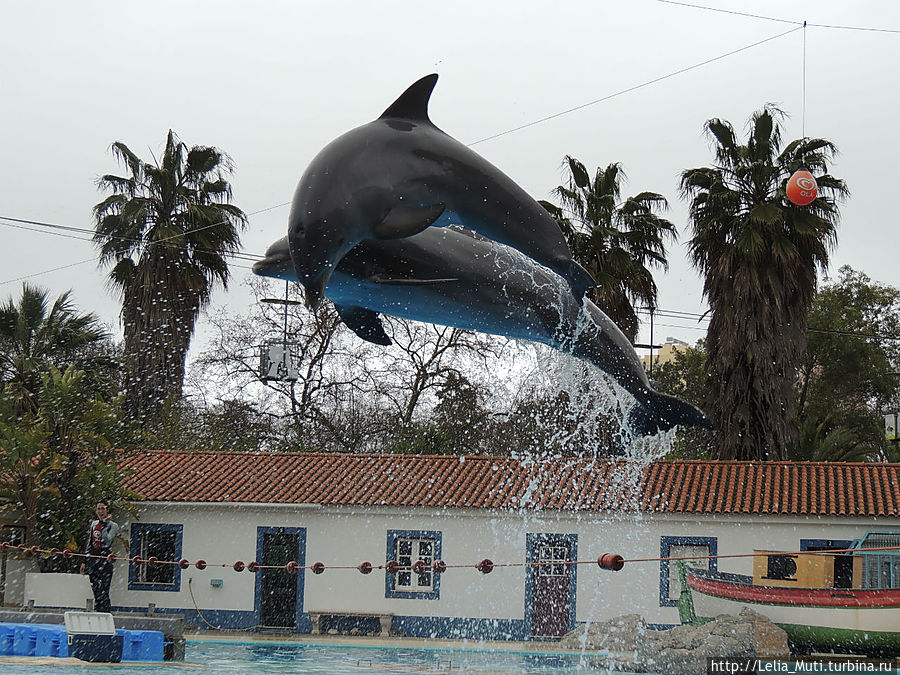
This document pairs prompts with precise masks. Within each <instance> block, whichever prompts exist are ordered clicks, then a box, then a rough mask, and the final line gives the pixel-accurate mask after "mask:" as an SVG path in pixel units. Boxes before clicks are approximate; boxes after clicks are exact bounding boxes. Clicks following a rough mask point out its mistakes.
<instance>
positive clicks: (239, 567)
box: [231, 560, 245, 572]
mask: <svg viewBox="0 0 900 675" xmlns="http://www.w3.org/2000/svg"><path fill="white" fill-rule="evenodd" d="M244 567H245V565H244V561H243V560H238V561H237V562H235V563H234V565H232V566H231V568H232V569H233V570H234V571H235V572H243V571H244Z"/></svg>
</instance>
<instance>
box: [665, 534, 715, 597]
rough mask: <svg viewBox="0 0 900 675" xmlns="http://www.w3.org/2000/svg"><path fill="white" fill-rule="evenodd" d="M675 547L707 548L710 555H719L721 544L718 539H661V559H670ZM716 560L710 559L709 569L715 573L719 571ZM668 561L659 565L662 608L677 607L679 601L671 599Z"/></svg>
mask: <svg viewBox="0 0 900 675" xmlns="http://www.w3.org/2000/svg"><path fill="white" fill-rule="evenodd" d="M673 546H706V547H707V548H708V549H709V555H718V551H719V543H718V539H717V538H716V537H660V538H659V557H660V558H668V557H669V551H670V550H671V549H672V547H673ZM716 562H717V561H716V559H715V558H710V560H709V569H710V570H712V571H713V572H715V571H717V570H718V565H717V564H716ZM670 564H675V563H670V562H669V561H668V560H661V561H660V563H659V606H660V607H677V606H678V601H677V600H670V599H669V565H670Z"/></svg>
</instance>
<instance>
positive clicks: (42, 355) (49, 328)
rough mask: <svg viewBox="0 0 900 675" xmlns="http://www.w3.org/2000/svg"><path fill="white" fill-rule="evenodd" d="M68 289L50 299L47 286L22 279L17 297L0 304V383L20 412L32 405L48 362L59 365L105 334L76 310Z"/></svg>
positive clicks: (33, 408) (74, 359)
mask: <svg viewBox="0 0 900 675" xmlns="http://www.w3.org/2000/svg"><path fill="white" fill-rule="evenodd" d="M71 293H72V292H71V291H66V292H65V293H63V294H62V295H60V296H59V297H57V298H56V301H55V302H53V304H52V305H51V304H50V295H49V291H47V290H44V289H42V288H38V287H37V286H32V285H31V284H28V283H25V284H23V285H22V295H21V297H20V298H19V299H18V301H15V300H13V298H12V297H10V298H9V300H7V302H6V303H5V304H3V305H0V384H3V385H7V386H8V387H9V389H8V392H9V391H11V392H12V394H11V395H12V396H13V397H14V398H15V400H16V408H17V410H18V411H19V414H20V415H21V414H23V413H24V412H34V411H36V410H37V405H38V403H37V396H38V393H39V391H40V389H41V375H42V374H43V373H46V372H47V371H48V366H49V365H51V364H52V365H55V366H57V367H58V368H62V369H65V368H66V367H67V366H69V365H72V364H74V363H76V362H78V360H79V356H81V352H82V351H83V350H84V349H85V348H87V347H90V346H93V345H97V344H98V343H100V342H101V341H103V340H105V339H106V338H107V337H108V334H107V332H106V331H105V330H104V329H103V327H102V326H101V325H100V322H99V319H97V317H96V316H95V315H93V314H90V313H88V314H79V313H77V312H76V310H75V307H74V305H73V303H72V299H71Z"/></svg>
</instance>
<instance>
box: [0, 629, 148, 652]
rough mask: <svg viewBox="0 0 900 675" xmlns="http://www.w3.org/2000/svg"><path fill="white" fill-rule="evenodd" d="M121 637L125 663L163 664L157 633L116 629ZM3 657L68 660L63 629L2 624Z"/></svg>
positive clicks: (65, 636)
mask: <svg viewBox="0 0 900 675" xmlns="http://www.w3.org/2000/svg"><path fill="white" fill-rule="evenodd" d="M116 634H117V635H120V636H121V637H122V660H123V661H162V660H163V654H164V650H165V645H164V637H163V634H162V633H161V632H160V631H156V630H123V629H121V628H118V629H116ZM0 656H55V657H66V656H69V640H68V635H67V634H66V629H65V627H64V626H62V625H59V624H46V623H25V624H20V623H0Z"/></svg>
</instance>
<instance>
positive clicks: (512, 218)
mask: <svg viewBox="0 0 900 675" xmlns="http://www.w3.org/2000/svg"><path fill="white" fill-rule="evenodd" d="M437 78H438V76H437V75H428V76H426V77H423V78H422V79H420V80H419V81H418V82H416V83H414V84H413V85H412V86H410V87H409V88H408V89H407V90H406V91H405V92H404V93H403V94H401V96H400V98H398V99H397V100H396V101H394V103H393V104H391V106H390V107H389V108H388V109H387V110H385V111H384V113H383V114H382V115H381V117H379V118H378V119H377V120H375V121H374V122H370V123H369V124H365V125H363V126H361V127H357V128H356V129H353V130H352V131H349V132H347V133H345V134H344V135H342V136H340V137H338V138H337V139H335V140H334V141H332V142H331V143H329V144H328V145H327V146H325V148H324V149H322V150H321V151H320V152H319V154H318V155H316V157H315V158H313V160H312V162H310V164H309V166H308V167H307V169H306V171H305V172H304V173H303V176H302V177H301V178H300V182H299V184H298V185H297V189H296V191H295V192H294V199H293V204H292V206H291V214H290V219H289V225H288V240H289V242H290V251H291V256H292V258H293V261H294V268H295V270H296V273H297V278H298V279H299V280H300V283H302V284H303V286H304V288H305V289H306V303H307V305H308V306H310V307H315V306H316V305H317V304H318V302H319V300H320V298H321V297H322V294H323V292H324V291H325V287H326V286H327V284H328V277H329V275H330V274H331V273H332V271H333V269H334V268H335V266H336V265H337V264H338V262H339V261H340V260H341V258H342V257H343V256H344V255H345V254H346V253H347V252H348V251H349V250H350V249H352V248H353V247H354V246H355V245H356V244H357V243H358V242H360V241H362V240H365V239H398V238H402V237H408V236H411V235H413V234H416V233H418V232H421V231H422V230H424V229H425V228H426V227H429V226H430V225H436V226H444V225H450V224H456V225H461V226H464V227H466V228H468V229H470V230H474V231H475V232H478V233H480V234H482V235H484V236H485V237H488V238H489V239H493V240H494V241H499V242H501V243H504V244H507V245H508V246H511V247H513V248H515V249H517V250H519V251H521V252H522V253H524V254H525V255H527V256H529V257H530V258H533V259H534V260H535V261H537V262H538V263H540V264H541V265H544V266H546V267H549V268H550V269H552V270H554V271H555V272H556V273H557V274H559V275H560V276H562V277H563V278H564V279H566V281H567V282H568V283H569V285H570V286H571V288H572V292H573V294H574V295H575V297H576V298H578V299H579V301H580V299H581V297H582V296H583V295H584V292H585V291H586V290H587V289H588V288H590V287H591V286H595V285H596V284H595V282H594V280H593V279H592V278H591V275H590V274H588V272H587V271H586V270H585V269H584V268H583V267H581V265H579V264H578V263H577V262H575V261H574V260H573V259H572V255H571V253H570V252H569V248H568V246H567V245H566V240H565V238H564V237H563V235H562V232H561V231H560V229H559V226H558V225H557V224H556V221H555V220H553V218H552V217H551V216H550V215H549V214H548V213H547V211H546V210H545V209H544V208H543V207H542V206H540V205H539V204H538V203H537V202H536V201H535V200H534V199H532V198H531V197H530V196H529V195H528V194H527V193H526V192H525V191H524V190H523V189H522V188H520V187H519V186H518V185H516V183H514V182H513V181H512V179H510V178H509V177H508V176H506V175H505V174H504V173H503V172H502V171H500V170H499V169H497V168H496V167H495V166H493V165H492V164H491V163H490V162H488V161H486V160H485V159H483V158H482V157H480V156H479V155H477V154H476V153H474V152H473V151H472V150H469V148H467V147H466V146H465V145H463V144H462V143H460V142H459V141H456V140H454V139H453V138H451V137H450V136H448V135H447V134H445V133H444V132H443V131H441V130H440V129H438V128H437V127H436V126H435V125H434V124H432V122H431V120H430V119H429V118H428V100H429V98H430V97H431V92H432V90H433V89H434V85H435V83H437Z"/></svg>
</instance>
